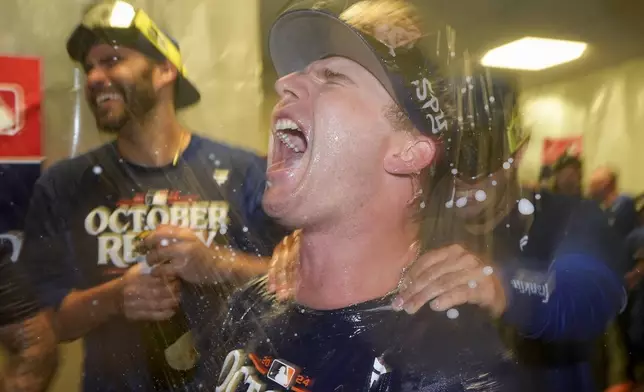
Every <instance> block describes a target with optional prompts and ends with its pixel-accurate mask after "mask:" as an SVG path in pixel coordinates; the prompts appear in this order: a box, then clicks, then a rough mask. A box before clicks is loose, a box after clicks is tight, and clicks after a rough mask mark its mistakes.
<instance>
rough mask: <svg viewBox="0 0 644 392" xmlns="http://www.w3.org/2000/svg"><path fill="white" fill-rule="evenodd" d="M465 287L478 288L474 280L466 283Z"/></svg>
mask: <svg viewBox="0 0 644 392" xmlns="http://www.w3.org/2000/svg"><path fill="white" fill-rule="evenodd" d="M467 286H468V287H469V288H471V289H475V288H476V287H477V286H478V283H476V281H475V280H470V281H469V282H467Z"/></svg>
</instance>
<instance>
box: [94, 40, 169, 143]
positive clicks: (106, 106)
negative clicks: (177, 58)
mask: <svg viewBox="0 0 644 392" xmlns="http://www.w3.org/2000/svg"><path fill="white" fill-rule="evenodd" d="M84 68H85V73H86V75H87V83H86V85H85V97H86V99H87V102H88V104H89V106H90V108H91V109H92V112H93V113H94V117H95V118H96V125H97V127H98V128H99V129H101V130H104V131H107V132H118V131H120V130H121V129H122V128H123V127H124V126H126V125H127V124H128V123H129V122H130V121H132V120H137V119H141V118H143V117H144V116H145V115H146V114H147V113H149V112H150V111H151V110H152V108H153V107H154V106H155V105H156V103H157V100H158V97H157V89H155V85H154V80H153V78H154V65H153V63H152V61H151V60H149V59H148V58H147V57H145V56H144V55H143V54H141V53H139V52H137V51H135V50H132V49H129V48H123V47H118V48H115V47H113V46H110V45H107V44H100V45H95V46H94V47H93V48H92V49H91V50H90V51H89V53H88V54H87V57H86V59H85V64H84Z"/></svg>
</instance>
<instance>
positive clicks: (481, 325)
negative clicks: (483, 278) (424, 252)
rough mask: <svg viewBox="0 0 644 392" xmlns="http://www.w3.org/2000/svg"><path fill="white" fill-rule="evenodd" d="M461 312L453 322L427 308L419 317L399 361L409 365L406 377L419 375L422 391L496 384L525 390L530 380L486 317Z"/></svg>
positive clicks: (479, 312)
mask: <svg viewBox="0 0 644 392" xmlns="http://www.w3.org/2000/svg"><path fill="white" fill-rule="evenodd" d="M458 312H459V313H458V316H457V317H456V318H454V319H450V318H448V317H447V315H446V314H445V313H444V312H440V313H439V312H434V311H432V310H431V309H429V308H427V309H425V310H421V311H420V312H419V313H417V314H416V315H415V316H414V318H413V320H412V321H411V323H410V324H409V325H408V326H407V327H406V328H405V333H404V335H405V338H404V346H403V350H402V351H401V355H402V357H401V358H399V359H398V360H401V361H403V363H406V364H407V365H403V368H404V369H406V372H409V373H410V374H416V375H418V376H419V379H421V380H422V381H420V384H421V385H432V386H436V385H441V384H444V383H448V384H450V383H453V384H455V385H460V386H462V387H465V388H466V389H468V390H469V388H473V387H474V386H475V385H476V384H477V383H487V382H496V383H498V386H499V387H500V388H499V390H501V391H515V390H516V389H513V388H514V387H517V386H518V385H522V384H525V382H526V380H527V379H526V375H525V374H523V372H522V371H521V370H520V369H519V368H518V366H517V365H516V361H515V359H514V358H513V355H512V352H511V351H510V350H509V349H508V348H507V347H506V345H505V344H504V343H503V341H502V340H501V337H500V333H499V330H498V328H497V326H496V325H495V324H494V323H493V322H492V321H491V320H490V319H489V316H488V315H487V313H485V312H484V311H483V310H481V309H479V308H476V307H474V306H470V305H465V306H461V307H459V309H458ZM464 369H466V370H464ZM494 380H496V381H494ZM473 389H475V388H473ZM447 390H451V389H447Z"/></svg>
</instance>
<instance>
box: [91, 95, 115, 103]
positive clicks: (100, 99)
mask: <svg viewBox="0 0 644 392" xmlns="http://www.w3.org/2000/svg"><path fill="white" fill-rule="evenodd" d="M110 99H121V96H120V95H119V94H116V93H106V94H99V95H98V97H96V103H103V102H105V101H108V100H110Z"/></svg>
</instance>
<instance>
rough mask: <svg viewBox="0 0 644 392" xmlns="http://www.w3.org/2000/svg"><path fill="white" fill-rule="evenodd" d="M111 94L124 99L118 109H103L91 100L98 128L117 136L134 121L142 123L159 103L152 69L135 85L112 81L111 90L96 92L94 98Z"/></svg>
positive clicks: (142, 74)
mask: <svg viewBox="0 0 644 392" xmlns="http://www.w3.org/2000/svg"><path fill="white" fill-rule="evenodd" d="M109 92H112V93H116V94H119V95H120V96H121V97H122V99H123V100H122V102H119V105H118V107H111V108H101V107H99V106H98V105H97V104H96V99H92V100H91V102H92V103H91V107H92V111H93V113H94V118H95V119H96V126H97V128H98V129H99V130H100V131H103V132H106V133H110V134H115V133H119V132H120V131H121V129H123V128H124V127H125V126H126V125H127V124H129V123H130V122H132V121H135V122H142V120H143V119H144V118H145V117H146V116H147V115H148V113H150V111H151V110H152V109H153V108H154V106H156V103H157V96H156V92H155V91H154V87H153V85H152V67H151V66H150V67H148V68H146V69H145V70H144V71H143V72H142V73H141V75H140V77H139V78H138V79H137V80H136V81H135V82H134V83H122V82H119V81H112V83H111V86H110V88H109V89H103V90H101V91H98V92H94V93H93V94H92V96H93V97H96V96H97V95H98V94H99V93H109Z"/></svg>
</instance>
